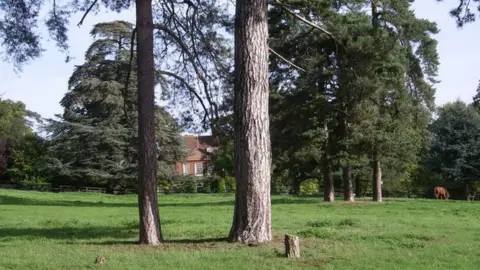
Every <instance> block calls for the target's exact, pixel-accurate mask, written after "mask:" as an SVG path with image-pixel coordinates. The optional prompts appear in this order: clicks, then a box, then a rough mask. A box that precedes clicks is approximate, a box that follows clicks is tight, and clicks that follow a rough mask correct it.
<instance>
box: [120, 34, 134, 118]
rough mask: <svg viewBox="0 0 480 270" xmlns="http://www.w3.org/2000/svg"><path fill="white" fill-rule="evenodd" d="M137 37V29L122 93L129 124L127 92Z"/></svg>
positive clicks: (131, 41) (131, 42)
mask: <svg viewBox="0 0 480 270" xmlns="http://www.w3.org/2000/svg"><path fill="white" fill-rule="evenodd" d="M136 36H137V28H136V27H135V28H134V29H133V31H132V38H131V40H130V60H129V61H128V72H127V80H126V81H125V88H124V89H123V91H122V95H123V113H124V114H125V118H126V119H127V121H128V122H130V117H129V116H128V110H127V91H128V87H129V84H130V76H131V72H132V62H133V54H134V48H135V38H136Z"/></svg>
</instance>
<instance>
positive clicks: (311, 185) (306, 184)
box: [300, 178, 319, 195]
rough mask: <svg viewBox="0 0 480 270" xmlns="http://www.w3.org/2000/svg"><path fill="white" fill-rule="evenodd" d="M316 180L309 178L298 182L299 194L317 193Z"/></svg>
mask: <svg viewBox="0 0 480 270" xmlns="http://www.w3.org/2000/svg"><path fill="white" fill-rule="evenodd" d="M318 193H319V190H318V180H317V179H314V178H311V179H308V180H305V181H303V182H302V183H301V184H300V195H314V194H318Z"/></svg>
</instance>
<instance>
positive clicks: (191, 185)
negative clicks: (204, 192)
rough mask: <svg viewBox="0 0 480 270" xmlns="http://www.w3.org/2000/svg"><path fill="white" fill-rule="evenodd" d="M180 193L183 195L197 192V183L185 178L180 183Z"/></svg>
mask: <svg viewBox="0 0 480 270" xmlns="http://www.w3.org/2000/svg"><path fill="white" fill-rule="evenodd" d="M182 191H183V192H185V193H196V192H197V181H195V180H194V179H191V178H187V179H185V180H184V181H183V182H182Z"/></svg>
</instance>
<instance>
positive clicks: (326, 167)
mask: <svg viewBox="0 0 480 270" xmlns="http://www.w3.org/2000/svg"><path fill="white" fill-rule="evenodd" d="M328 132H329V131H328V126H327V124H325V143H324V149H323V183H324V189H323V200H324V201H326V202H333V201H335V189H334V184H333V172H332V161H331V159H330V155H329V152H330V136H329V135H328Z"/></svg>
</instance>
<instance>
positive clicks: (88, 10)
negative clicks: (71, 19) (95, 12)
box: [77, 0, 98, 26]
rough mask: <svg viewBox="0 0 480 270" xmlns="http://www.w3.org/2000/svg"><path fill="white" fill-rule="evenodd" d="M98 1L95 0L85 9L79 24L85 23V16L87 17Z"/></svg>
mask: <svg viewBox="0 0 480 270" xmlns="http://www.w3.org/2000/svg"><path fill="white" fill-rule="evenodd" d="M97 2H98V0H94V1H93V3H92V4H91V5H90V6H89V7H88V8H87V10H86V11H85V13H84V14H83V16H82V19H81V20H80V22H79V23H78V24H77V26H81V25H82V24H83V20H85V18H86V17H87V15H88V13H90V11H91V10H92V8H93V7H94V6H95V4H96V3H97Z"/></svg>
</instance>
